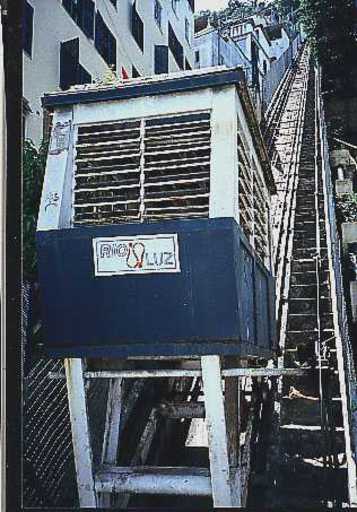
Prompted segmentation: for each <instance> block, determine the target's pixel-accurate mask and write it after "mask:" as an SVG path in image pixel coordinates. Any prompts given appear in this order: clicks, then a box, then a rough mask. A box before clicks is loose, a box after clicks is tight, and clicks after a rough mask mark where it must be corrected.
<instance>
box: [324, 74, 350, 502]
mask: <svg viewBox="0 0 357 512" xmlns="http://www.w3.org/2000/svg"><path fill="white" fill-rule="evenodd" d="M316 78H317V83H318V97H317V100H318V102H317V106H318V120H319V136H320V148H321V152H320V157H321V166H322V167H321V168H322V180H323V188H324V201H325V221H326V240H327V248H328V254H329V256H330V257H329V258H328V261H329V273H330V286H331V300H332V307H333V320H334V328H335V342H336V350H337V352H336V354H337V362H338V372H339V379H340V391H341V399H342V400H341V401H342V414H343V425H344V431H345V442H346V456H347V470H348V492H349V501H350V506H351V507H354V506H356V505H357V482H356V449H357V408H356V404H357V387H356V386H357V382H356V373H355V367H354V361H353V351H352V346H351V340H350V338H349V332H348V318H347V310H346V304H345V300H344V290H343V281H342V271H341V249H340V245H341V244H340V239H339V236H338V231H337V226H336V216H335V204H334V196H333V185H332V179H331V168H330V164H329V146H328V139H327V129H326V122H325V113H324V104H323V100H322V96H321V71H320V69H317V70H316Z"/></svg>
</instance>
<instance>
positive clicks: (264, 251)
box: [254, 170, 269, 262]
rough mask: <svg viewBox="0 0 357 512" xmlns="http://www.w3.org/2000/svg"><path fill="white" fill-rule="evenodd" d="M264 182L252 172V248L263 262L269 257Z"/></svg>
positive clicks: (256, 173)
mask: <svg viewBox="0 0 357 512" xmlns="http://www.w3.org/2000/svg"><path fill="white" fill-rule="evenodd" d="M264 189H265V187H264V183H263V181H262V179H261V177H260V176H259V174H258V172H257V170H255V172H254V248H255V250H256V252H257V253H258V254H259V256H260V257H261V259H262V261H263V262H266V259H267V258H268V257H269V214H268V207H269V206H268V202H267V199H266V197H265V194H264V192H265V190H264Z"/></svg>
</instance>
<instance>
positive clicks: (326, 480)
mask: <svg viewBox="0 0 357 512" xmlns="http://www.w3.org/2000/svg"><path fill="white" fill-rule="evenodd" d="M347 478H348V475H347V469H346V468H339V469H335V468H328V467H327V468H324V467H321V465H317V464H316V462H315V461H311V460H310V459H305V460H301V459H293V460H291V461H288V462H286V463H285V464H282V465H281V468H280V471H279V479H278V486H279V490H280V489H281V491H282V499H283V500H284V501H283V503H284V504H285V503H287V501H286V500H285V496H286V497H287V498H288V500H289V501H288V503H290V498H295V500H296V499H297V501H298V503H296V502H295V507H294V502H291V504H292V508H290V506H289V510H291V509H295V508H296V509H297V510H301V507H302V503H303V502H304V501H306V500H307V499H309V502H310V505H309V506H308V509H309V510H315V504H314V503H313V501H311V500H316V501H315V503H316V502H318V501H319V500H324V501H325V500H326V501H327V500H329V501H333V500H334V499H336V498H340V499H341V500H346V501H347V497H348V492H347ZM301 500H302V501H301ZM324 510H326V508H324Z"/></svg>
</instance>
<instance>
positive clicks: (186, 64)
mask: <svg viewBox="0 0 357 512" xmlns="http://www.w3.org/2000/svg"><path fill="white" fill-rule="evenodd" d="M185 69H188V70H190V69H192V67H191V65H190V63H189V62H188V60H187V59H185Z"/></svg>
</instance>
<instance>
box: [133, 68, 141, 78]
mask: <svg viewBox="0 0 357 512" xmlns="http://www.w3.org/2000/svg"><path fill="white" fill-rule="evenodd" d="M131 76H132V77H133V78H139V76H140V73H139V71H138V70H137V69H136V67H135V66H133V67H132V70H131Z"/></svg>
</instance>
